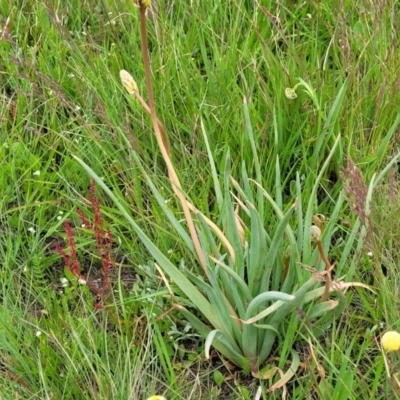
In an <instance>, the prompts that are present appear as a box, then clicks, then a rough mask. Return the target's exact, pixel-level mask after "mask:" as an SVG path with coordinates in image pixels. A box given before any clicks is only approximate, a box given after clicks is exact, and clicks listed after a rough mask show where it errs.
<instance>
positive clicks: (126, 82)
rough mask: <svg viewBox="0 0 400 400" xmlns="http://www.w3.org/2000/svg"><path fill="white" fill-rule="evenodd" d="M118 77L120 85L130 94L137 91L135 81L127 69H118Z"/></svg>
mask: <svg viewBox="0 0 400 400" xmlns="http://www.w3.org/2000/svg"><path fill="white" fill-rule="evenodd" d="M119 77H120V78H121V82H122V85H123V86H124V87H125V89H126V90H127V91H128V92H129V93H130V94H134V93H137V92H139V90H138V87H137V84H136V82H135V81H134V79H133V78H132V75H131V74H130V73H129V72H128V71H125V70H124V69H121V71H119Z"/></svg>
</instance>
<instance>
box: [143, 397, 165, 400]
mask: <svg viewBox="0 0 400 400" xmlns="http://www.w3.org/2000/svg"><path fill="white" fill-rule="evenodd" d="M147 400H167V399H166V398H165V397H163V396H151V397H149V398H148V399H147Z"/></svg>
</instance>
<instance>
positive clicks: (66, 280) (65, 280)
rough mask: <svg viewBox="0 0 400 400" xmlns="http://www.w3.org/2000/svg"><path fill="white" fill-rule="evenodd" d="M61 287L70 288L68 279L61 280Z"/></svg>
mask: <svg viewBox="0 0 400 400" xmlns="http://www.w3.org/2000/svg"><path fill="white" fill-rule="evenodd" d="M60 282H61V286H62V287H67V286H68V279H67V278H60Z"/></svg>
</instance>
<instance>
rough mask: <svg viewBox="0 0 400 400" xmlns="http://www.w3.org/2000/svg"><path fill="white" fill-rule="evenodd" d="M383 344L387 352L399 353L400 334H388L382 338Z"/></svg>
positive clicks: (391, 332)
mask: <svg viewBox="0 0 400 400" xmlns="http://www.w3.org/2000/svg"><path fill="white" fill-rule="evenodd" d="M381 344H382V347H383V349H384V350H386V351H397V350H399V349H400V333H398V332H396V331H389V332H386V333H385V334H384V335H383V336H382V338H381Z"/></svg>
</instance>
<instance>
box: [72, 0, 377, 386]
mask: <svg viewBox="0 0 400 400" xmlns="http://www.w3.org/2000/svg"><path fill="white" fill-rule="evenodd" d="M139 8H140V17H141V18H140V21H141V35H142V50H143V59H144V66H145V72H146V83H147V91H148V97H149V104H147V103H146V102H145V101H144V100H143V98H142V97H141V96H140V94H139V92H138V89H137V85H136V83H135V81H134V80H133V78H132V77H131V76H130V75H129V73H127V72H126V71H121V79H122V83H123V85H124V86H125V87H126V88H127V90H128V92H129V93H130V94H132V95H134V96H135V97H136V98H137V99H138V100H139V102H140V104H141V105H142V106H143V109H144V110H145V111H146V112H147V113H148V114H150V116H151V121H152V124H153V128H154V133H155V136H156V138H157V142H158V145H159V147H160V150H161V153H162V155H163V157H164V160H165V163H166V166H167V169H168V176H169V179H170V182H171V187H172V189H173V191H174V192H175V194H176V197H177V199H178V200H179V201H180V204H181V206H182V209H183V212H184V215H185V221H186V224H187V227H188V231H189V232H187V231H186V229H184V227H183V226H182V224H181V221H180V219H179V218H180V217H179V218H178V217H177V216H176V215H175V214H174V212H173V211H172V209H170V208H169V207H168V205H167V204H166V202H165V199H164V198H163V195H162V192H161V191H160V190H158V188H157V187H156V184H155V183H154V181H153V180H152V179H151V178H150V177H149V175H148V174H147V173H146V170H145V168H144V167H143V165H142V164H141V162H140V159H139V157H138V156H137V154H136V153H133V157H134V159H135V161H136V163H137V165H138V166H139V167H140V168H141V171H142V174H143V176H144V177H145V178H146V180H147V183H148V185H149V187H150V189H151V191H152V193H153V196H154V199H155V200H156V201H157V203H158V205H159V207H160V208H161V210H163V212H164V213H165V216H166V218H167V219H168V220H169V222H170V224H171V225H172V226H173V227H174V229H175V231H176V234H177V236H178V237H179V238H180V239H181V241H182V243H184V244H185V246H186V247H187V249H188V253H189V254H191V255H192V258H191V259H190V260H182V263H181V267H180V268H179V267H177V266H176V265H174V264H173V263H172V262H171V261H170V260H169V258H168V255H167V254H166V253H164V252H163V250H162V249H161V248H160V247H158V246H157V245H156V244H155V243H154V242H153V241H152V240H151V239H150V238H149V237H148V236H147V235H146V234H145V233H144V232H143V230H142V229H141V228H140V226H139V225H138V224H137V223H136V222H135V220H134V219H133V218H132V216H131V215H130V214H129V213H128V211H127V209H128V207H127V205H126V204H125V201H124V200H123V199H121V198H118V197H117V196H116V195H115V194H114V193H113V192H112V191H111V190H110V189H109V188H108V187H107V186H106V185H105V183H104V182H103V181H102V180H101V179H100V178H99V177H98V176H97V175H96V174H95V173H94V171H93V170H92V169H91V168H90V167H89V166H88V165H87V164H85V163H84V162H83V161H82V160H80V159H78V158H77V157H75V159H76V160H77V161H78V162H79V163H80V164H81V165H82V166H83V167H84V168H85V169H86V170H87V172H88V173H89V174H90V175H91V176H92V177H93V178H94V179H95V180H96V182H97V183H98V185H99V186H101V187H102V188H103V189H104V191H105V192H106V193H107V194H108V196H109V197H110V198H111V199H112V200H113V201H114V203H115V205H116V206H117V207H118V208H119V210H120V212H121V213H122V215H123V216H124V217H125V218H126V220H127V221H128V222H129V224H130V225H131V227H132V229H133V230H134V231H135V232H136V234H137V235H138V236H139V238H140V239H141V240H142V242H143V243H144V245H145V246H146V247H147V249H148V251H149V252H150V254H151V255H152V257H154V259H155V262H156V266H157V267H158V268H161V269H162V270H163V271H164V272H165V273H166V274H167V275H168V276H169V278H170V279H169V280H168V281H166V284H167V285H168V288H172V293H171V295H172V298H173V301H174V302H175V307H174V308H178V309H179V310H180V312H181V313H182V314H183V315H184V316H185V318H186V319H187V321H188V322H189V323H190V324H191V325H192V326H193V327H194V328H195V329H196V330H197V331H198V332H199V333H200V334H201V335H202V336H203V337H204V338H205V350H206V355H207V357H210V356H211V353H210V349H211V347H214V348H216V349H217V350H218V351H219V352H220V353H221V354H222V355H223V356H224V358H225V359H227V360H229V362H230V363H233V364H235V365H237V366H238V367H240V368H242V369H243V370H244V371H247V372H251V374H252V375H253V376H255V377H258V378H271V377H272V376H273V375H274V374H275V373H276V372H277V371H279V372H280V376H281V377H280V379H278V380H276V379H275V383H274V384H273V386H272V387H271V388H270V389H269V390H276V389H278V388H280V387H282V386H284V385H285V384H286V383H287V382H288V380H289V379H291V377H292V376H293V375H294V374H295V373H296V371H297V369H298V367H299V365H300V358H299V354H298V353H297V352H296V351H295V349H294V342H295V340H297V337H298V333H299V332H301V331H303V332H309V333H312V334H313V335H315V336H316V337H318V336H319V335H321V334H322V333H323V332H324V331H325V330H326V329H327V328H328V327H329V326H330V324H331V323H332V321H333V320H334V318H335V317H336V316H338V315H339V314H341V312H342V310H343V308H344V306H345V301H344V295H343V292H344V291H345V290H346V289H347V288H349V287H350V286H354V285H359V286H364V287H365V285H363V284H361V283H355V282H339V281H335V280H334V279H332V271H333V269H335V270H336V272H337V274H336V275H337V276H339V274H340V273H342V272H343V270H344V268H345V267H347V268H349V271H350V272H351V271H353V270H354V268H355V256H354V253H353V252H352V249H353V247H354V245H355V243H358V246H362V238H363V237H365V235H359V231H360V229H362V228H361V224H360V221H359V220H357V222H356V224H355V225H354V227H353V229H352V231H351V232H350V233H349V234H348V235H347V236H346V235H345V234H344V238H343V243H344V245H343V247H342V251H341V256H340V260H339V261H338V262H337V264H335V263H334V262H332V261H330V258H329V252H330V248H331V242H332V237H333V235H334V234H336V233H337V231H338V229H339V228H338V225H339V223H338V221H339V213H340V210H341V208H342V206H343V203H344V196H343V193H339V195H338V198H336V199H335V203H334V204H335V206H334V208H333V212H332V214H331V215H330V218H329V220H327V223H326V224H323V223H319V222H318V221H319V220H318V219H317V218H316V217H315V216H314V213H315V205H316V203H317V191H318V187H319V186H320V183H321V180H322V178H323V176H324V173H325V172H326V170H327V168H328V166H329V163H330V162H331V160H332V157H333V155H334V154H335V151H336V150H337V149H338V148H339V144H340V140H341V139H340V135H337V137H336V139H335V141H334V143H333V145H332V147H331V151H330V153H329V155H328V157H327V158H326V160H325V162H324V164H323V166H322V168H321V169H320V171H319V173H318V176H317V177H316V179H315V181H314V182H313V184H312V186H310V187H307V191H308V197H307V200H305V199H304V198H303V194H302V193H303V187H302V183H301V179H300V177H299V176H297V178H296V181H295V182H294V198H293V202H292V203H291V204H289V205H288V206H286V207H285V206H284V205H283V204H282V201H281V199H282V196H281V193H280V191H281V190H282V189H281V188H282V185H281V176H280V174H279V160H278V159H277V174H276V193H275V198H276V199H278V200H277V201H275V200H274V198H273V196H271V195H270V194H269V193H267V192H266V191H265V190H264V189H263V187H262V174H261V168H260V162H259V160H258V156H257V151H256V146H255V141H254V136H253V131H252V127H251V123H250V117H249V113H248V108H247V104H246V101H245V104H244V113H245V122H246V131H247V135H248V139H249V141H250V143H251V148H252V152H253V159H254V164H255V166H256V179H254V180H253V179H250V178H249V177H248V174H247V169H246V166H245V165H243V166H242V174H241V177H240V181H241V184H239V183H238V181H237V180H235V179H234V178H233V177H231V174H230V156H229V152H228V153H227V155H226V157H225V160H224V163H223V170H222V178H220V176H219V175H218V173H217V169H216V165H215V161H214V158H213V154H212V152H211V150H210V146H209V144H208V140H207V134H206V131H205V129H204V127H203V125H202V129H203V136H204V141H205V144H206V147H207V152H208V158H209V162H210V167H211V171H212V178H213V182H214V190H215V198H216V204H217V211H218V215H219V216H220V218H219V220H218V223H215V222H213V221H212V220H210V219H209V218H208V217H207V216H206V215H204V214H203V213H202V212H201V211H200V210H198V209H197V208H196V207H195V206H194V205H193V204H192V203H191V202H190V201H189V200H188V199H187V197H186V196H185V193H184V190H183V188H182V185H181V184H180V181H179V178H178V175H177V173H176V171H175V169H174V166H173V162H172V159H171V154H170V148H169V143H168V139H167V137H166V133H165V129H164V127H163V125H162V123H161V122H160V120H159V119H158V117H157V113H156V109H155V102H154V99H153V94H152V93H153V92H152V85H151V73H150V63H149V55H148V47H147V33H146V5H145V4H140V5H139ZM376 183H377V181H375V182H374V184H376ZM372 188H373V185H372V184H371V187H370V188H369V191H368V194H367V199H366V206H368V201H369V200H370V194H371V192H372ZM303 207H305V208H303ZM194 219H196V221H194ZM266 221H267V224H266ZM293 221H294V222H293ZM313 221H314V223H316V225H321V226H314V225H313ZM291 222H293V224H294V225H295V226H296V229H294V228H292V226H291V224H290V223H291ZM317 228H318V229H317ZM357 239H358V242H357ZM193 260H196V261H197V265H198V266H200V268H198V269H196V266H194V264H195V263H192V261H193ZM189 263H190V268H189V267H187V265H188V264H189ZM350 275H351V274H350ZM183 295H184V296H183ZM199 313H200V315H201V317H199ZM275 351H276V353H279V354H280V362H279V364H280V367H281V368H283V366H284V365H285V364H286V363H287V361H288V359H289V358H291V365H290V368H289V369H288V371H287V372H286V373H283V372H282V371H281V370H280V369H279V368H278V367H270V368H269V369H268V370H267V371H265V370H264V367H265V364H266V362H267V360H268V359H269V357H270V356H271V354H272V352H275Z"/></svg>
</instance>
